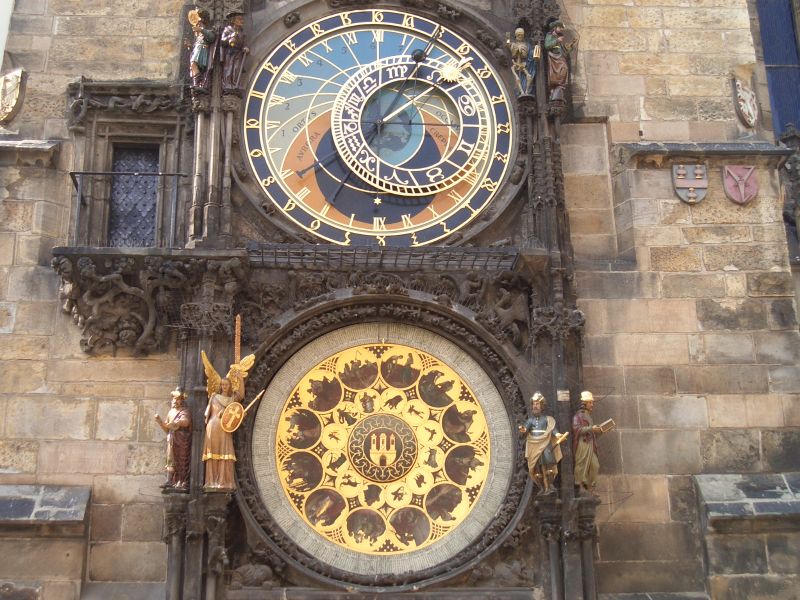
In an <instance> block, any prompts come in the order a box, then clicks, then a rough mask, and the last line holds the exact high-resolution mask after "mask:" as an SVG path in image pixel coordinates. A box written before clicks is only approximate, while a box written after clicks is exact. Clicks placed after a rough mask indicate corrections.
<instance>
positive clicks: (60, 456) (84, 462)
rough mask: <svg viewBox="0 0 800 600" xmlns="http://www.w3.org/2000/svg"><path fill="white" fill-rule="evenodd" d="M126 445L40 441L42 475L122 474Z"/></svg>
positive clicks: (125, 457)
mask: <svg viewBox="0 0 800 600" xmlns="http://www.w3.org/2000/svg"><path fill="white" fill-rule="evenodd" d="M126 459H127V445H126V444H121V443H114V442H43V443H42V444H41V448H40V450H39V472H40V473H42V474H61V475H62V476H63V475H66V474H68V473H76V474H80V473H83V474H103V473H108V474H111V473H125V463H126Z"/></svg>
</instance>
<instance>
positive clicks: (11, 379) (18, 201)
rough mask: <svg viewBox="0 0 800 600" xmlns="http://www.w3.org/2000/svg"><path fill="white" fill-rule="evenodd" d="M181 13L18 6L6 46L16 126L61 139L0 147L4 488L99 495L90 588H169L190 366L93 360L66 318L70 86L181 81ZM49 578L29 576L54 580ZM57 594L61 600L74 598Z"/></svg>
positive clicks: (162, 4)
mask: <svg viewBox="0 0 800 600" xmlns="http://www.w3.org/2000/svg"><path fill="white" fill-rule="evenodd" d="M182 6H183V2H178V1H175V0H169V1H166V0H151V1H149V2H143V1H140V2H135V3H133V4H131V3H130V2H128V3H123V2H119V1H116V0H115V1H107V0H102V1H94V0H80V1H77V0H49V1H48V2H45V1H44V0H17V2H16V5H15V10H14V13H13V16H12V20H11V27H10V32H9V37H8V43H7V46H6V56H5V66H6V67H7V68H8V67H11V66H13V67H20V66H21V67H24V68H25V69H26V71H27V72H28V81H27V93H26V96H25V101H24V104H23V106H22V109H21V111H20V113H19V114H18V116H17V117H16V118H15V119H14V121H13V122H12V123H11V124H10V125H9V129H10V130H13V131H18V132H19V135H18V136H17V137H18V138H23V139H24V138H29V139H40V140H41V139H50V140H57V139H58V138H61V139H63V141H60V142H59V141H55V142H52V143H33V142H32V143H29V144H27V145H26V144H19V143H15V142H8V141H3V140H2V139H0V146H2V147H1V148H0V182H2V188H0V347H2V348H3V352H2V355H3V356H2V358H3V360H2V361H1V362H0V377H1V378H2V381H3V389H2V390H0V483H15V484H33V483H37V484H55V485H61V484H73V485H76V484H83V485H89V486H91V487H92V499H91V505H90V508H89V515H90V517H89V518H90V525H89V529H90V531H89V546H90V547H89V549H88V559H87V564H86V573H85V575H84V579H85V580H86V581H163V580H164V577H165V557H166V548H165V545H164V544H163V542H162V541H161V536H162V521H163V517H162V501H161V496H160V489H159V485H160V484H161V483H162V482H163V479H164V476H163V466H164V435H163V433H162V432H161V430H160V429H159V428H158V427H157V426H156V425H155V422H154V421H153V415H154V413H156V412H160V413H161V414H162V415H164V414H165V413H166V411H167V410H168V408H169V391H170V390H171V389H173V388H174V386H175V384H176V381H177V374H178V368H179V365H178V362H177V359H176V354H175V352H174V349H173V350H172V351H171V352H169V353H167V354H165V355H161V356H154V357H151V358H148V359H134V358H132V357H123V356H119V357H117V358H112V357H106V358H87V357H86V355H85V354H83V353H82V352H81V348H80V331H79V329H78V328H77V327H76V326H75V325H74V324H73V323H72V320H71V319H70V318H69V316H67V315H64V314H62V313H61V311H60V303H59V302H58V278H57V276H56V274H55V273H54V272H53V271H52V269H51V268H50V266H49V263H50V258H51V257H52V254H51V250H52V248H53V246H57V245H64V244H66V243H67V240H68V236H69V231H70V227H71V224H70V212H71V207H72V205H73V203H74V191H73V190H72V184H71V182H70V179H69V176H68V174H67V172H68V171H70V170H72V169H74V168H75V166H74V165H73V164H72V160H73V158H72V157H73V147H72V145H71V143H70V141H69V133H68V132H67V130H66V121H65V111H66V109H67V99H66V98H67V96H66V87H67V83H68V82H70V81H73V80H75V79H76V78H78V77H80V76H84V77H87V78H93V79H95V80H102V79H133V78H146V79H158V80H174V79H175V78H176V76H177V69H178V60H179V49H180V47H181V43H180V42H181V36H182V35H183V23H182V17H181V15H182V13H181V9H182ZM82 552H84V553H86V552H87V551H86V549H84V550H83V551H82ZM56 566H57V565H56ZM47 569H48V563H47V561H44V562H42V563H41V564H40V565H39V566H38V567H37V573H38V574H37V573H27V574H26V575H24V577H23V576H22V575H20V578H21V579H24V580H25V581H28V582H31V583H35V582H36V581H37V579H38V580H46V579H47V578H48V571H47ZM58 577H60V575H56V578H58ZM12 579H13V578H12ZM50 587H52V586H50ZM50 587H46V588H45V589H44V592H45V596H44V597H45V598H47V597H48V590H49V589H50ZM54 589H55V588H54ZM70 589H71V588H70ZM59 590H60V591H58V592H53V594H55V595H53V596H50V597H52V598H70V597H75V596H72V595H71V594H70V593H67V592H66V591H65V590H67V588H65V587H62V588H59ZM75 593H76V594H77V591H76V592H75Z"/></svg>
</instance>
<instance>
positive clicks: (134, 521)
mask: <svg viewBox="0 0 800 600" xmlns="http://www.w3.org/2000/svg"><path fill="white" fill-rule="evenodd" d="M163 527H164V509H163V508H162V507H161V505H159V504H128V505H127V506H125V508H124V509H123V512H122V539H123V540H132V541H135V542H158V541H161V534H162V530H163Z"/></svg>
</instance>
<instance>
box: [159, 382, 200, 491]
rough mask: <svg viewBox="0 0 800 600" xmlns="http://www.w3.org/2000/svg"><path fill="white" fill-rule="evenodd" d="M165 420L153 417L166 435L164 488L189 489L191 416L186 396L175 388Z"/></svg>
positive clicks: (179, 389) (178, 388)
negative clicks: (165, 479)
mask: <svg viewBox="0 0 800 600" xmlns="http://www.w3.org/2000/svg"><path fill="white" fill-rule="evenodd" d="M171 395H172V402H171V406H170V409H169V412H168V413H167V418H166V420H164V419H162V418H161V416H160V415H158V414H157V415H156V416H155V420H156V423H158V426H159V427H161V429H162V430H163V431H164V433H166V434H167V466H166V469H167V473H168V477H167V481H166V483H165V484H164V486H163V487H164V488H165V489H167V488H174V489H176V490H181V491H184V490H188V489H189V472H190V467H191V457H192V416H191V414H190V413H189V409H188V408H186V394H185V393H184V391H183V390H182V389H181V388H180V387H177V388H175V389H174V390H173V391H172V392H171Z"/></svg>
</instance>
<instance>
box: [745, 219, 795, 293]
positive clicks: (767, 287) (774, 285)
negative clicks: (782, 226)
mask: <svg viewBox="0 0 800 600" xmlns="http://www.w3.org/2000/svg"><path fill="white" fill-rule="evenodd" d="M781 233H783V231H781ZM784 235H785V234H784ZM747 293H748V294H749V295H750V296H791V295H792V294H793V293H794V283H793V282H792V275H791V273H785V272H771V273H770V272H767V273H748V274H747Z"/></svg>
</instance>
